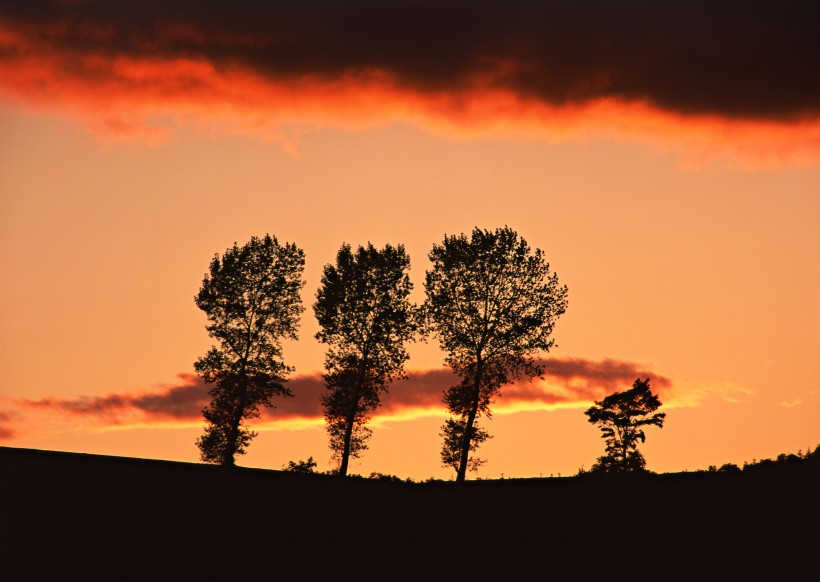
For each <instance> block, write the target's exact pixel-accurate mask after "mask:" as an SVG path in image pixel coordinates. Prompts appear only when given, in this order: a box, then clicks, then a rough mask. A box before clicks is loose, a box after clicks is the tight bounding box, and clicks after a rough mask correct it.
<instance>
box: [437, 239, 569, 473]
mask: <svg viewBox="0 0 820 582" xmlns="http://www.w3.org/2000/svg"><path fill="white" fill-rule="evenodd" d="M430 261H431V262H432V263H433V266H432V269H431V270H429V271H428V272H427V274H426V278H425V283H424V287H425V292H426V300H425V303H424V313H425V316H426V321H427V330H428V331H429V332H431V333H432V334H434V336H435V337H437V339H438V340H439V342H440V344H441V346H442V348H443V349H444V350H445V352H446V353H447V356H446V358H445V361H446V363H447V364H449V366H450V367H451V368H452V369H453V371H454V372H455V373H456V374H458V375H459V376H460V377H461V382H460V383H459V384H458V385H457V386H453V387H452V388H450V389H448V390H447V391H446V392H445V394H444V403H445V404H446V405H447V407H448V409H449V411H450V413H451V414H452V415H453V416H455V417H456V418H455V419H450V420H448V421H447V422H446V423H445V424H444V426H443V427H442V436H443V437H444V445H443V447H442V452H441V456H442V462H443V463H444V464H445V466H455V467H456V470H457V476H456V480H457V481H464V479H465V476H466V472H467V470H468V468H477V466H478V465H479V464H480V463H481V462H482V461H480V460H477V462H474V463H471V462H470V453H471V452H474V451H475V449H476V448H477V446H478V445H479V444H481V442H483V441H485V440H486V439H487V438H489V435H488V433H487V432H486V431H484V430H483V429H479V428H478V427H477V425H476V420H477V418H478V417H480V416H481V415H485V416H487V417H488V418H489V417H490V405H491V404H492V402H493V397H494V396H495V395H496V394H497V393H498V391H499V390H500V388H501V386H503V385H504V384H507V383H509V382H512V381H513V380H515V379H518V378H530V379H531V378H533V377H534V376H540V375H541V374H542V373H543V370H542V369H541V368H540V367H539V366H538V364H537V360H535V358H534V356H535V355H536V354H539V353H545V352H547V351H549V349H550V348H551V347H552V346H553V343H554V340H552V339H550V336H551V334H552V331H553V328H554V326H555V322H556V320H557V319H558V317H560V316H561V315H562V314H563V313H564V311H565V310H566V308H567V287H566V286H560V285H559V284H558V276H557V275H556V274H552V275H551V274H550V268H549V263H547V262H546V260H545V258H544V254H543V252H542V251H541V250H540V249H535V251H532V250H531V249H530V247H529V245H528V244H527V242H526V241H525V240H524V239H523V238H520V237H519V236H518V233H516V232H515V231H514V230H512V229H511V228H509V227H504V228H499V229H496V230H494V231H492V232H491V231H488V230H481V229H479V228H475V229H473V232H472V234H471V236H470V238H469V239H468V238H467V236H466V235H464V234H461V235H458V236H445V237H444V241H443V242H442V244H441V245H438V244H436V245H433V250H432V251H431V252H430Z"/></svg>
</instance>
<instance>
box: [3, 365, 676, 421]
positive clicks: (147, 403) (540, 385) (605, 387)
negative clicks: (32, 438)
mask: <svg viewBox="0 0 820 582" xmlns="http://www.w3.org/2000/svg"><path fill="white" fill-rule="evenodd" d="M543 364H544V367H545V369H546V374H545V376H544V380H539V379H536V380H535V381H533V382H527V381H519V382H515V383H513V384H510V385H507V386H505V387H504V388H502V390H501V395H500V397H499V399H498V401H497V408H498V409H501V410H503V409H504V408H510V407H514V408H515V409H526V408H528V407H529V408H533V407H536V408H537V407H538V406H543V405H557V404H572V403H585V402H589V401H591V400H595V399H600V398H601V397H603V396H605V395H606V394H608V393H611V392H614V391H616V390H623V389H626V388H629V387H630V386H631V385H632V382H633V381H634V380H635V379H636V378H638V377H649V378H651V384H652V386H653V388H654V389H655V390H656V391H657V392H659V393H660V394H664V393H665V392H666V391H667V389H668V388H670V386H671V381H670V380H669V379H668V378H665V377H663V376H660V375H657V374H654V373H652V372H650V371H648V370H646V369H645V368H644V367H642V366H640V365H638V364H634V363H631V362H618V361H614V360H603V361H600V362H594V361H590V360H584V359H573V358H566V359H558V358H549V359H546V360H544V361H543ZM408 376H409V377H408V379H407V380H402V381H398V382H395V383H394V384H393V385H392V386H391V389H390V391H389V393H387V394H385V395H384V396H383V398H382V406H381V407H380V408H379V409H378V410H377V411H376V416H379V417H391V418H401V417H402V416H405V415H411V416H412V415H414V414H415V415H418V414H424V413H435V414H440V413H442V412H443V410H444V405H443V404H442V403H441V396H442V392H443V391H444V390H445V389H446V388H448V387H450V386H452V385H454V384H456V383H457V382H458V378H457V376H455V375H454V374H453V373H452V372H451V371H449V370H447V369H440V370H427V371H413V372H410V373H409V374H408ZM180 379H181V380H182V383H181V384H178V385H173V386H166V387H163V388H162V389H160V390H156V391H150V392H138V393H121V394H110V395H107V396H96V397H81V398H75V399H64V398H43V399H40V400H19V401H17V403H18V405H19V406H20V407H21V408H25V409H29V410H37V411H42V412H50V413H58V414H62V415H66V416H68V417H82V418H87V419H95V420H96V421H98V422H99V423H101V424H104V425H119V424H128V423H133V422H139V423H169V422H170V423H173V422H175V421H199V420H200V419H201V418H202V409H203V408H204V407H205V406H206V405H207V404H208V402H209V396H208V387H207V385H205V384H204V383H202V381H201V380H200V379H199V378H198V377H197V376H194V375H191V374H182V375H180ZM288 387H289V388H290V389H291V391H292V392H293V394H294V397H293V398H278V399H276V408H274V409H266V410H264V411H263V413H262V420H263V421H265V422H278V421H289V420H320V419H322V417H323V413H322V407H321V402H320V396H321V394H322V392H323V391H324V389H325V384H324V381H323V380H322V377H321V375H319V374H315V375H304V376H296V377H294V378H293V379H292V380H290V381H289V382H288ZM2 420H3V419H2V418H0V421H2Z"/></svg>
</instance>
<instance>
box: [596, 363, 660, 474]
mask: <svg viewBox="0 0 820 582" xmlns="http://www.w3.org/2000/svg"><path fill="white" fill-rule="evenodd" d="M660 406H661V401H660V399H659V398H658V397H657V395H655V394H653V393H652V390H651V389H650V388H649V378H646V379H645V380H641V379H640V378H638V379H637V380H635V382H634V384H632V388H630V389H629V390H625V391H623V392H615V393H614V394H610V395H609V396H607V397H606V398H604V399H603V400H596V401H595V405H594V406H592V407H590V408H589V409H588V410H587V411H586V412H585V413H584V414H586V415H587V416H588V417H589V422H591V423H592V424H594V425H597V426H598V428H600V429H601V433H602V434H601V438H603V439H604V440H605V441H606V453H605V454H604V455H603V456H602V457H598V461H597V462H596V463H595V465H593V467H592V471H594V472H603V473H620V472H631V471H643V470H644V468H645V467H646V459H644V456H643V455H642V454H641V452H640V451H639V450H638V441H640V442H645V441H646V435H645V434H644V431H643V429H642V428H641V427H643V426H649V425H655V426H657V427H660V428H663V421H664V419H665V418H666V413H665V412H659V413H656V414H652V413H653V412H655V411H656V410H657V409H658V408H660Z"/></svg>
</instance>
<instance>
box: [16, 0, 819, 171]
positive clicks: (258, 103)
mask: <svg viewBox="0 0 820 582" xmlns="http://www.w3.org/2000/svg"><path fill="white" fill-rule="evenodd" d="M819 16H820V5H818V4H817V3H816V2H778V1H775V0H729V1H728V2H722V3H721V4H720V5H719V6H717V7H716V6H715V5H714V3H713V2H708V1H706V0H692V1H688V2H642V1H639V2H613V1H611V0H589V1H586V2H577V1H574V0H573V1H570V0H566V1H560V0H559V1H557V2H529V1H527V0H513V1H512V2H507V3H504V5H503V6H502V5H500V4H498V3H497V2H490V1H489V0H477V1H475V2H470V3H468V4H464V3H459V2H441V1H439V0H421V1H415V2H391V3H385V2H381V1H377V0H350V1H347V2H336V1H333V0H313V1H310V0H309V1H307V2H299V3H275V2H266V1H263V0H249V1H247V2H243V3H242V5H241V8H239V7H238V6H236V5H231V4H226V3H220V4H213V3H212V4H208V8H207V9H205V8H203V7H202V5H201V3H200V2H195V1H194V0H163V1H160V0H146V1H145V2H140V3H121V2H120V3H111V2H105V1H103V0H84V1H82V2H64V1H58V0H29V1H27V2H18V3H5V4H4V5H2V6H0V92H2V93H4V94H6V95H7V96H10V97H12V98H15V99H18V100H22V101H24V102H26V103H28V104H32V105H38V106H40V107H43V108H47V109H55V108H57V109H59V110H60V111H64V112H70V113H73V114H75V115H77V116H79V117H81V118H82V119H84V120H85V121H86V122H87V123H88V124H89V125H90V126H91V127H92V128H93V129H94V130H96V131H99V132H102V133H108V134H110V135H118V136H123V137H128V138H133V137H140V138H142V139H144V140H145V141H148V142H149V143H156V142H159V141H162V140H163V139H165V138H166V137H167V132H168V127H169V123H170V124H171V125H174V124H185V123H193V124H199V123H204V122H205V120H218V121H217V124H221V130H223V131H243V132H251V133H258V134H260V135H265V136H267V137H269V138H270V139H274V140H278V141H280V142H281V143H283V144H285V145H286V146H287V145H288V144H289V143H290V142H291V138H290V137H289V136H288V135H287V131H286V130H284V129H283V126H284V125H285V124H292V123H297V124H298V123H303V124H307V125H310V124H315V123H320V124H324V123H327V124H336V125H344V126H350V125H361V124H365V125H368V124H374V123H383V122H389V121H392V120H395V119H405V120H409V121H410V122H418V123H420V124H422V125H426V126H428V127H431V128H433V129H438V130H440V131H451V132H454V133H455V134H458V135H471V134H475V133H479V134H486V133H491V134H504V133H505V132H513V133H515V132H523V133H532V134H534V135H540V136H543V137H545V138H547V139H563V138H565V137H568V136H569V137H573V138H576V137H579V136H582V137H583V136H586V135H600V134H601V133H604V134H606V135H638V134H640V135H649V136H654V139H658V140H661V141H667V140H669V139H670V138H671V139H672V140H673V141H675V140H677V141H683V142H685V143H688V144H690V145H692V146H693V147H695V148H697V150H698V151H699V152H700V154H701V155H703V156H708V155H712V153H713V152H712V150H717V153H719V154H720V153H722V154H725V153H728V154H730V155H737V156H745V157H747V158H749V159H751V158H755V157H757V158H760V159H763V158H765V157H767V156H768V157H772V156H774V155H775V154H777V155H778V156H779V158H780V159H784V158H785V159H786V160H787V161H788V160H792V161H795V162H810V163H816V162H817V161H818V158H820V146H818V145H817V142H818V139H820V121H819V120H818V118H819V117H820V78H818V75H817V74H816V71H817V70H818V67H820V56H818V55H820V40H818V35H817V34H816V30H815V28H816V23H817V22H818V17H819ZM209 123H210V122H209ZM291 146H292V144H291Z"/></svg>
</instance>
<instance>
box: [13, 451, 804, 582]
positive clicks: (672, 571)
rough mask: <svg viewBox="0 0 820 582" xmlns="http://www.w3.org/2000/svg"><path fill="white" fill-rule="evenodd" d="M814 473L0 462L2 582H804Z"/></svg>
mask: <svg viewBox="0 0 820 582" xmlns="http://www.w3.org/2000/svg"><path fill="white" fill-rule="evenodd" d="M816 465H817V464H816V463H815V464H808V463H805V464H802V465H795V466H792V467H781V468H774V469H770V470H768V471H755V472H753V473H750V472H743V473H685V474H666V475H649V476H644V477H638V478H621V479H612V478H609V479H600V478H556V479H523V480H503V481H475V482H468V483H467V484H466V485H464V486H457V485H455V484H454V483H420V484H412V483H391V482H383V481H375V480H354V479H347V480H344V479H339V478H335V477H330V476H326V475H299V474H293V473H284V472H281V471H263V470H252V469H236V470H231V471H228V470H223V469H221V468H219V467H213V466H204V465H197V464H188V463H172V462H164V461H149V460H142V459H129V458H118V457H104V456H96V455H80V454H71V453H57V452H46V451H35V450H27V449H14V448H3V447H0V475H2V485H0V487H1V488H2V490H0V493H2V502H1V503H2V548H3V554H4V558H3V562H4V564H3V570H4V571H5V572H8V573H10V578H6V577H5V576H4V577H3V578H4V579H11V580H38V579H51V580H57V579H59V580H72V579H76V580H89V579H106V580H117V579H138V580H172V579H185V580H187V579H217V578H221V579H226V580H240V579H248V580H250V579H258V580H272V579H283V580H292V579H314V580H315V579H324V578H331V577H332V578H340V579H343V580H353V579H374V580H391V579H466V578H471V579H504V580H512V579H522V578H524V579H532V578H538V579H548V578H550V579H568V578H572V579H591V578H593V577H603V576H607V577H612V578H614V579H625V578H632V579H646V580H648V579H653V580H663V579H666V580H668V579H680V580H684V579H687V580H691V579H704V578H706V579H721V578H724V577H729V578H730V579H738V578H737V577H738V576H739V575H743V576H745V577H752V578H755V579H772V577H774V578H778V579H790V580H794V579H811V578H813V576H814V575H815V574H816V571H817V570H816V558H815V556H816V551H817V547H818V546H817V542H818V538H819V537H820V536H818V522H819V521H820V520H819V519H818V518H820V511H818V509H819V508H818V497H817V492H818V491H820V475H818V471H817V468H816Z"/></svg>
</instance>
